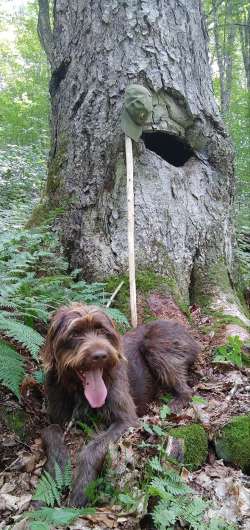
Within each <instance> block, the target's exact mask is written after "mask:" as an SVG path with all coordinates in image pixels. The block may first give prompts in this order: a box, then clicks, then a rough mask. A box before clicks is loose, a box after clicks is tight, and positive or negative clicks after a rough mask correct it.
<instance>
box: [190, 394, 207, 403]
mask: <svg viewBox="0 0 250 530" xmlns="http://www.w3.org/2000/svg"><path fill="white" fill-rule="evenodd" d="M191 401H192V403H197V405H203V404H204V405H206V404H207V400H206V399H204V398H203V397H201V396H193V397H192V400H191Z"/></svg>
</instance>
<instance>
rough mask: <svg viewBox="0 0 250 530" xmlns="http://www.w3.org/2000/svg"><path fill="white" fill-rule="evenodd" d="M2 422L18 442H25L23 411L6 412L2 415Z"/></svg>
mask: <svg viewBox="0 0 250 530" xmlns="http://www.w3.org/2000/svg"><path fill="white" fill-rule="evenodd" d="M4 421H5V424H6V425H7V427H8V428H9V429H10V430H11V431H13V432H15V434H16V435H17V436H18V438H20V440H25V438H26V436H27V429H26V422H27V418H26V414H25V412H24V411H23V410H16V411H10V412H9V411H7V412H6V413H5V414H4Z"/></svg>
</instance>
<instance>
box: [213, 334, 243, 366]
mask: <svg viewBox="0 0 250 530" xmlns="http://www.w3.org/2000/svg"><path fill="white" fill-rule="evenodd" d="M213 361H214V362H216V363H232V364H235V365H236V366H238V367H239V368H241V367H242V365H243V356H242V341H241V340H240V338H239V337H238V335H236V336H234V337H228V340H227V343H226V344H224V345H223V346H219V347H218V348H216V350H215V355H214V358H213Z"/></svg>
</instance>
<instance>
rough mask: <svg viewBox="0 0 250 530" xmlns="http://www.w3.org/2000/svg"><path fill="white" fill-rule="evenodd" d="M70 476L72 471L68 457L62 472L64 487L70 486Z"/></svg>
mask: <svg viewBox="0 0 250 530" xmlns="http://www.w3.org/2000/svg"><path fill="white" fill-rule="evenodd" d="M72 476H73V473H72V466H71V461H70V459H68V460H67V462H66V464H65V467H64V472H63V485H64V487H65V488H70V487H71V484H72Z"/></svg>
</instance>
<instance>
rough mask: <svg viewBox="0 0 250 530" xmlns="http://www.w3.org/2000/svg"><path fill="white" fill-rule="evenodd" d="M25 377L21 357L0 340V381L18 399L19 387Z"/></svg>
mask: <svg viewBox="0 0 250 530" xmlns="http://www.w3.org/2000/svg"><path fill="white" fill-rule="evenodd" d="M24 375H25V370H24V362H23V358H22V356H21V355H20V354H19V353H17V352H16V351H15V350H13V348H11V347H10V346H9V345H8V344H6V342H4V341H3V340H0V381H1V383H2V384H3V385H4V386H6V387H7V388H9V389H10V390H11V391H12V392H13V393H14V394H15V395H16V396H17V398H18V399H19V398H20V390H19V388H20V385H21V383H22V381H23V378H24Z"/></svg>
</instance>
